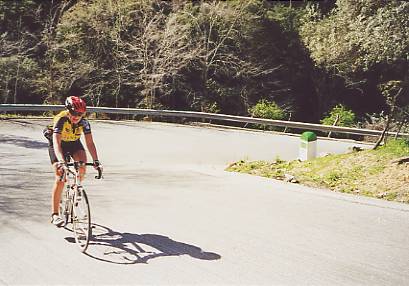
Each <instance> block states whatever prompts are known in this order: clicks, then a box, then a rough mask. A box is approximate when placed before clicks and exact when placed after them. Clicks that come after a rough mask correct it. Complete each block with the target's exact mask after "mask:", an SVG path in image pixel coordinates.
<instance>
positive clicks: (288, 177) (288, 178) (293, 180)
mask: <svg viewBox="0 0 409 286" xmlns="http://www.w3.org/2000/svg"><path fill="white" fill-rule="evenodd" d="M284 182H289V183H298V181H297V179H296V178H295V177H294V176H293V175H290V174H284Z"/></svg>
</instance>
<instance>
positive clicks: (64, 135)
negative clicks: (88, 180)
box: [44, 96, 102, 227]
mask: <svg viewBox="0 0 409 286" xmlns="http://www.w3.org/2000/svg"><path fill="white" fill-rule="evenodd" d="M65 107H66V110H64V111H61V112H60V113H59V114H58V115H56V116H55V117H54V120H53V125H49V126H48V127H47V128H46V129H45V130H44V136H45V137H46V138H47V139H48V142H49V147H48V153H49V155H50V160H51V164H52V165H53V169H54V173H55V182H54V186H53V191H52V214H51V223H52V224H54V225H55V226H57V227H61V226H62V225H63V223H64V221H63V220H62V219H61V217H60V216H59V214H58V207H59V202H60V198H61V191H62V190H63V188H64V184H65V182H64V181H62V180H61V176H62V175H63V174H64V168H65V164H66V161H65V160H66V159H67V158H68V156H71V157H73V159H74V160H75V161H79V162H87V155H86V152H85V149H84V147H83V145H82V144H81V141H80V137H81V134H82V133H84V137H85V143H86V145H87V149H88V151H89V153H90V154H91V156H92V159H93V162H94V168H95V169H98V168H100V169H102V165H101V163H100V162H99V160H98V153H97V149H96V147H95V144H94V140H93V138H92V133H91V127H90V124H89V122H88V120H87V119H85V118H84V115H85V112H86V104H85V101H84V100H83V99H81V98H79V97H77V96H69V97H68V98H67V99H66V101H65ZM85 169H86V167H85V165H80V167H79V172H80V180H81V181H82V179H83V178H84V175H85Z"/></svg>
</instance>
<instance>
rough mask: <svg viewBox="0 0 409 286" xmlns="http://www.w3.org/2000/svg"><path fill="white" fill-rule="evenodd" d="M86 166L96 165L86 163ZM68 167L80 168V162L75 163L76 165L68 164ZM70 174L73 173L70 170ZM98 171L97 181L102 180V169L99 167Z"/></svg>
mask: <svg viewBox="0 0 409 286" xmlns="http://www.w3.org/2000/svg"><path fill="white" fill-rule="evenodd" d="M84 165H85V166H94V163H84ZM66 166H67V167H75V168H77V166H79V162H74V163H67V164H66ZM68 171H69V172H71V173H74V172H72V171H71V170H69V169H68ZM97 171H98V175H97V176H95V179H101V178H102V170H101V168H99V167H97Z"/></svg>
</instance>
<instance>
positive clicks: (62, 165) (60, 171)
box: [56, 161, 67, 178]
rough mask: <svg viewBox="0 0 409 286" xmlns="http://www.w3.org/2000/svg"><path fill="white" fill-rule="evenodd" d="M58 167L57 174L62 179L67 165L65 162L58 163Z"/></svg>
mask: <svg viewBox="0 0 409 286" xmlns="http://www.w3.org/2000/svg"><path fill="white" fill-rule="evenodd" d="M56 166H57V174H58V175H59V176H60V177H61V178H62V177H63V176H64V174H65V170H66V168H67V164H66V163H65V162H64V161H59V162H57V164H56Z"/></svg>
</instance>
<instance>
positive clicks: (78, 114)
mask: <svg viewBox="0 0 409 286" xmlns="http://www.w3.org/2000/svg"><path fill="white" fill-rule="evenodd" d="M70 114H71V115H72V116H84V114H85V112H77V111H74V110H70Z"/></svg>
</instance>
